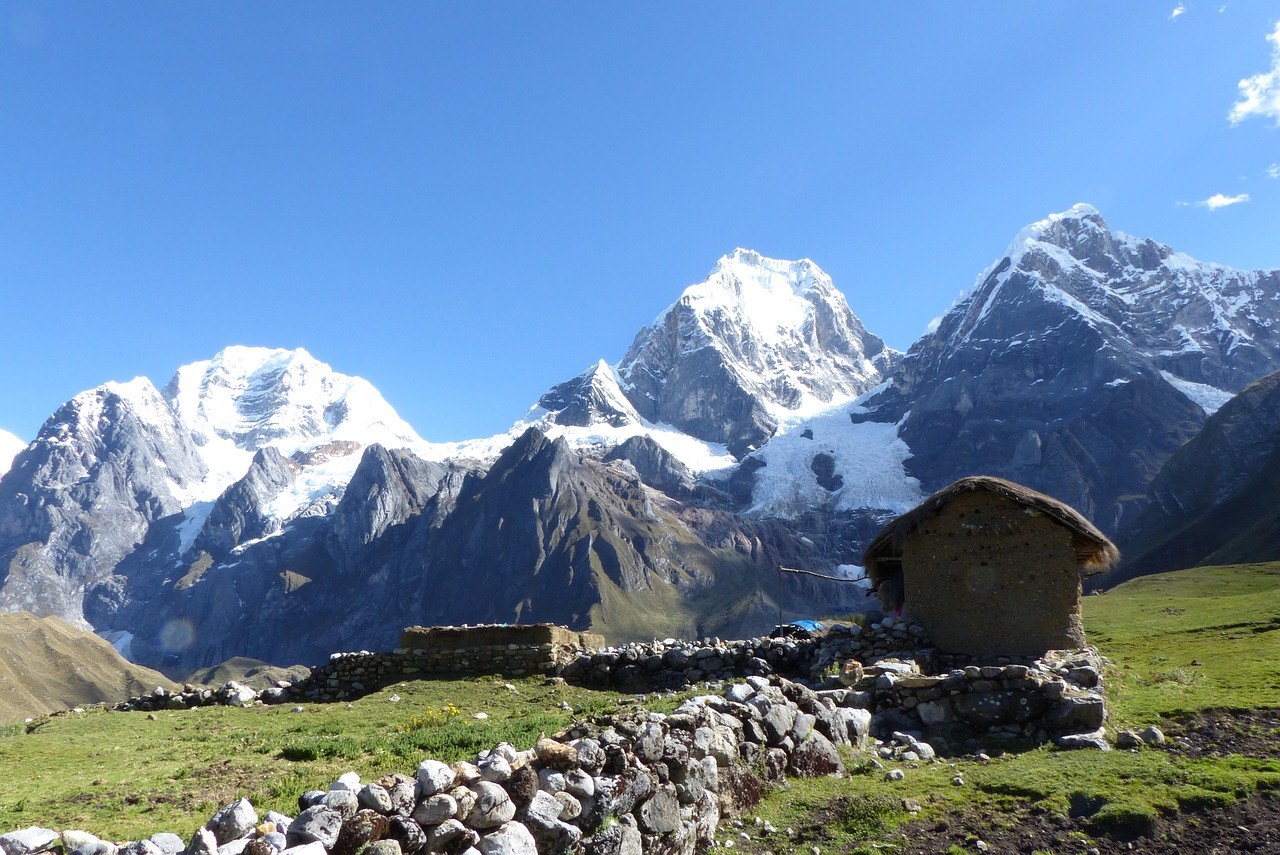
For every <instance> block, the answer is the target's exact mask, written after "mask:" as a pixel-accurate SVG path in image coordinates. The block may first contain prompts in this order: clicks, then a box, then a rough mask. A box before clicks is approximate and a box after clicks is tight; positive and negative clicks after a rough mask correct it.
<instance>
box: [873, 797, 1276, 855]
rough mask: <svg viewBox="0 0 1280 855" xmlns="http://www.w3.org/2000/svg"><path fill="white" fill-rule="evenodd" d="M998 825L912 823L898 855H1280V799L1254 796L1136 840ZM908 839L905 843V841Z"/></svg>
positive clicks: (1014, 822)
mask: <svg viewBox="0 0 1280 855" xmlns="http://www.w3.org/2000/svg"><path fill="white" fill-rule="evenodd" d="M1001 820H1002V821H1001V823H1000V825H999V826H998V827H997V826H995V825H993V824H992V822H991V818H990V817H983V816H961V817H954V818H951V819H949V820H947V821H945V822H937V823H934V822H929V823H909V824H908V825H906V826H904V827H903V828H901V829H900V830H899V831H900V834H899V835H898V836H897V840H896V841H891V842H896V843H897V844H898V848H897V849H896V850H894V851H896V852H899V853H928V855H932V854H933V853H938V852H947V851H949V850H950V849H951V847H952V846H955V847H958V848H959V849H962V850H964V851H966V852H979V851H983V850H982V849H981V847H979V845H978V841H982V843H984V844H986V850H985V851H987V852H990V853H1019V855H1032V853H1044V852H1053V853H1082V855H1083V853H1090V852H1096V853H1099V855H1111V853H1119V852H1126V853H1127V852H1145V853H1155V855H1174V853H1183V855H1188V853H1195V855H1228V853H1236V852H1251V853H1280V801H1277V800H1276V799H1274V798H1268V797H1259V796H1255V797H1253V798H1251V799H1249V800H1248V801H1243V802H1237V803H1235V804H1233V805H1230V806H1228V807H1225V808H1220V809H1218V810H1214V811H1208V812H1204V813H1179V814H1176V815H1174V816H1172V817H1169V818H1167V819H1160V820H1157V822H1156V827H1155V830H1154V833H1152V834H1150V835H1147V836H1137V837H1134V838H1133V839H1118V838H1115V837H1093V836H1091V835H1089V834H1088V833H1087V832H1085V830H1084V821H1082V820H1072V819H1064V818H1061V817H1051V816H1048V815H1045V814H1039V815H1037V814H1036V813H1035V811H1034V809H1033V810H1032V811H1031V812H1029V813H1027V814H1025V815H1022V816H1009V815H1005V816H1002V817H1001ZM904 838H905V839H904Z"/></svg>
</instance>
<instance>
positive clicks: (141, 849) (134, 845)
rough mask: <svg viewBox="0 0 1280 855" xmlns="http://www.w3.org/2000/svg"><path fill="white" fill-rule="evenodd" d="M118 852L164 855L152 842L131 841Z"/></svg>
mask: <svg viewBox="0 0 1280 855" xmlns="http://www.w3.org/2000/svg"><path fill="white" fill-rule="evenodd" d="M237 842H238V841H237ZM228 845H230V844H228ZM117 851H118V852H119V853H120V855H162V853H161V851H160V847H159V846H157V845H155V844H154V843H152V842H151V841H150V840H130V841H129V842H128V843H124V844H121V846H120V848H119V849H118V850H117ZM218 851H219V852H221V851H222V847H219V848H218Z"/></svg>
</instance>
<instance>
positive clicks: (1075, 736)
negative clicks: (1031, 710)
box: [1054, 729, 1111, 751]
mask: <svg viewBox="0 0 1280 855" xmlns="http://www.w3.org/2000/svg"><path fill="white" fill-rule="evenodd" d="M1054 744H1055V745H1057V746H1058V747H1059V748H1066V749H1081V748H1092V749H1096V750H1098V751H1110V750H1111V746H1110V745H1109V744H1108V743H1107V736H1106V732H1105V731H1104V730H1101V729H1099V730H1095V731H1092V732H1090V733H1069V734H1066V735H1065V736H1059V737H1058V738H1057V739H1055V740H1054Z"/></svg>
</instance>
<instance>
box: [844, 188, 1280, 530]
mask: <svg viewBox="0 0 1280 855" xmlns="http://www.w3.org/2000/svg"><path fill="white" fill-rule="evenodd" d="M1277 324H1280V272H1277V271H1254V272H1241V271H1236V270H1232V269H1230V268H1226V267H1222V266H1220V265H1213V264H1203V263H1200V262H1197V261H1195V260H1193V259H1191V258H1189V257H1187V256H1185V255H1182V254H1180V253H1176V252H1174V251H1173V250H1171V249H1170V248H1168V247H1165V246H1161V245H1159V244H1156V243H1154V242H1153V241H1150V240H1140V239H1137V238H1132V237H1129V236H1128V235H1124V234H1122V233H1120V232H1112V231H1110V230H1109V229H1108V228H1107V226H1106V223H1105V222H1104V221H1103V220H1102V217H1101V216H1100V215H1099V214H1098V212H1097V211H1096V210H1094V209H1093V208H1091V207H1089V206H1087V205H1077V206H1075V207H1074V208H1072V209H1071V210H1069V211H1067V212H1065V213H1063V214H1058V215H1054V216H1051V217H1049V218H1047V219H1045V220H1042V221H1040V222H1038V223H1035V224H1033V225H1032V226H1030V227H1028V228H1027V229H1025V230H1024V231H1023V232H1022V233H1020V234H1019V235H1018V237H1017V238H1016V239H1015V240H1014V241H1013V243H1012V244H1011V245H1010V247H1009V249H1008V251H1007V252H1006V254H1005V255H1004V257H1003V258H1002V259H1000V261H998V262H997V263H996V264H995V265H993V266H992V268H991V269H990V270H988V271H987V272H986V273H985V274H984V275H983V276H982V277H980V279H979V281H978V284H977V287H976V288H975V289H974V291H973V292H972V293H971V294H969V295H967V296H966V297H964V298H963V299H961V300H960V301H959V302H957V303H956V305H955V306H953V307H952V308H951V310H950V311H948V312H947V313H946V315H944V316H943V317H942V319H941V320H940V322H939V323H938V326H937V328H936V329H935V330H934V331H933V332H931V333H929V334H927V335H926V336H924V337H923V338H921V339H920V341H918V342H917V343H916V344H915V345H913V346H912V348H911V350H910V351H909V352H908V354H907V355H906V356H905V357H904V358H903V360H902V361H901V363H900V365H899V366H898V368H897V370H896V371H895V372H894V374H893V377H892V381H891V383H890V384H889V386H888V387H886V389H884V390H883V391H881V392H879V393H878V394H876V395H873V396H869V398H868V399H867V400H866V401H864V402H863V404H864V406H865V409H866V410H867V412H866V413H865V414H858V415H855V419H856V420H859V421H879V422H884V421H889V422H894V423H898V422H901V424H900V428H899V433H900V436H901V438H902V439H903V440H904V441H905V442H906V443H907V444H908V445H909V446H910V449H911V454H912V456H911V458H910V459H909V461H908V464H907V468H908V471H909V472H910V474H912V475H914V476H916V477H917V478H919V480H920V481H921V483H922V484H924V485H925V487H926V488H927V489H936V488H937V487H940V486H942V485H944V484H946V483H949V482H950V481H952V480H954V479H955V478H957V477H961V476H963V475H968V474H974V473H983V474H992V475H1000V476H1003V477H1007V478H1011V479H1013V480H1016V481H1019V482H1022V483H1025V484H1028V485H1029V486H1032V487H1034V488H1036V489H1038V490H1041V491H1044V492H1047V493H1049V494H1051V495H1054V496H1056V497H1058V498H1060V499H1062V500H1064V501H1066V502H1068V503H1069V504H1071V505H1073V506H1074V507H1076V508H1078V509H1079V510H1081V511H1082V512H1083V513H1085V514H1086V515H1087V516H1089V517H1090V518H1091V519H1093V520H1094V521H1095V522H1096V523H1097V524H1098V525H1100V526H1101V527H1102V528H1103V529H1104V530H1106V531H1110V532H1114V531H1116V530H1117V529H1118V528H1119V527H1120V526H1121V525H1122V524H1123V523H1124V521H1125V520H1126V519H1127V518H1129V517H1130V516H1131V515H1132V513H1133V512H1134V510H1135V509H1136V507H1137V506H1138V505H1139V504H1140V503H1141V497H1143V496H1144V495H1145V493H1146V487H1147V485H1148V484H1149V483H1150V481H1151V479H1152V478H1153V477H1154V476H1155V473H1156V471H1157V470H1158V469H1159V467H1160V466H1161V465H1162V464H1163V463H1164V461H1165V460H1167V459H1168V457H1169V456H1170V455H1171V454H1172V453H1173V452H1174V451H1176V450H1177V449H1178V448H1179V447H1180V446H1181V445H1182V444H1183V443H1184V442H1186V441H1187V440H1188V439H1190V438H1191V437H1192V436H1193V435H1194V434H1195V433H1196V431H1197V430H1198V429H1199V428H1200V426H1201V425H1202V424H1203V422H1204V419H1205V417H1206V415H1207V413H1208V412H1211V411H1212V410H1213V409H1214V408H1216V406H1218V405H1220V404H1221V403H1222V401H1224V400H1226V399H1227V398H1228V397H1230V395H1231V394H1233V393H1234V392H1235V391H1238V390H1239V389H1241V388H1243V386H1244V385H1245V384H1247V383H1248V382H1250V381H1252V380H1254V379H1256V378H1257V377H1258V376H1260V375H1262V374H1264V373H1266V372H1267V371H1270V370H1274V369H1275V368H1277V367H1280V338H1278V337H1277V336H1276V335H1275V334H1274V333H1273V332H1272V330H1273V329H1275V328H1276V325H1277Z"/></svg>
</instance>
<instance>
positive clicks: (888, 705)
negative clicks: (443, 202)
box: [118, 618, 1106, 750]
mask: <svg viewBox="0 0 1280 855" xmlns="http://www.w3.org/2000/svg"><path fill="white" fill-rule="evenodd" d="M598 640H599V636H594V637H592V636H588V635H586V634H582V633H574V632H571V631H569V630H565V629H562V628H560V627H550V626H546V625H541V626H531V627H468V628H455V627H443V628H441V627H437V628H433V629H430V630H427V629H422V628H418V627H415V628H412V629H409V630H406V631H405V635H404V637H403V638H402V645H407V644H413V645H417V646H413V647H410V646H402V647H400V648H399V649H397V650H395V651H392V652H390V653H369V652H367V651H361V652H359V653H338V654H334V655H333V657H331V659H330V661H329V662H328V663H327V664H326V665H325V666H323V667H321V668H318V669H316V670H315V671H313V672H312V673H311V675H310V676H309V677H307V678H306V679H305V680H301V681H299V682H297V683H293V684H289V683H287V682H282V683H278V684H276V686H274V687H272V688H269V689H266V690H265V691H263V692H261V693H256V692H254V691H253V690H252V689H249V688H247V687H243V686H239V685H238V684H235V683H231V684H228V685H227V686H224V687H222V688H221V689H219V690H216V691H214V690H210V689H197V688H195V687H191V686H187V687H184V689H183V691H181V692H172V693H171V692H166V691H164V690H162V689H157V690H156V691H155V692H153V693H152V694H151V695H147V696H143V697H141V698H134V699H132V700H130V701H128V702H126V703H124V704H121V705H119V706H118V708H119V709H143V710H156V709H182V708H186V707H191V706H200V705H207V704H213V703H233V704H235V703H250V702H253V701H254V700H261V701H262V702H263V703H283V702H301V701H334V700H347V699H350V698H356V697H360V696H361V695H364V694H367V693H369V692H371V691H374V690H375V689H378V688H381V687H383V686H386V685H389V684H391V683H394V682H398V681H400V680H403V679H405V678H406V677H412V676H414V675H417V674H428V673H441V672H446V673H489V674H495V673H496V674H507V675H513V676H514V675H521V674H529V673H543V674H547V675H558V676H562V677H563V678H564V679H566V680H569V681H572V682H580V683H584V684H587V685H591V686H597V687H613V688H618V689H622V690H634V691H646V690H649V689H652V688H681V687H685V686H690V685H696V684H698V683H703V682H710V683H712V684H715V683H720V682H725V681H730V680H735V679H741V678H744V677H768V676H771V675H781V676H785V677H788V678H792V679H799V680H803V681H805V682H808V683H810V684H812V685H817V686H826V687H827V688H834V687H836V686H840V685H842V684H841V682H840V681H839V679H838V677H837V675H838V674H839V672H840V670H841V666H842V665H843V663H845V662H846V661H847V660H849V659H854V660H857V661H858V662H860V663H866V664H865V667H864V669H863V672H862V677H861V681H858V680H854V679H849V678H848V677H847V676H846V678H845V682H846V683H847V684H848V687H847V689H846V690H847V691H848V692H849V694H848V698H850V700H849V701H848V702H847V704H845V705H847V706H855V707H859V708H863V709H867V710H870V711H871V712H872V713H873V714H874V717H875V730H876V733H877V735H880V736H888V735H889V734H892V733H894V732H901V731H912V732H921V733H928V734H929V735H930V736H931V737H932V738H937V739H938V740H939V741H940V743H941V744H942V745H943V746H944V747H945V748H948V749H954V750H959V749H960V747H961V746H962V745H966V744H973V743H974V742H975V741H977V740H979V739H991V738H994V739H1009V740H1012V739H1029V740H1033V741H1037V742H1044V741H1046V740H1049V739H1055V740H1057V741H1058V742H1059V744H1061V745H1064V746H1072V747H1076V746H1080V745H1087V746H1096V747H1102V746H1103V745H1104V744H1105V743H1104V742H1103V740H1102V738H1101V734H1100V730H1101V728H1102V725H1103V721H1104V720H1105V718H1106V706H1105V698H1104V695H1103V692H1102V689H1101V685H1100V684H1101V674H1102V661H1101V659H1100V658H1099V657H1098V655H1097V652H1096V651H1093V650H1092V649H1085V650H1083V651H1075V652H1072V651H1053V652H1050V653H1048V654H1046V655H1045V656H1043V657H1038V658H1030V657H1026V658H1018V657H1000V658H998V659H996V660H994V661H991V660H983V661H973V660H969V659H965V658H964V657H957V656H942V655H939V654H936V653H935V652H934V651H933V650H932V649H930V648H929V640H928V638H926V637H925V634H924V632H923V630H922V629H921V628H920V627H919V626H917V625H914V624H910V623H907V622H904V621H902V620H898V619H893V618H886V619H885V620H883V621H879V622H877V623H874V624H872V625H871V626H868V627H866V628H862V627H858V626H849V625H836V626H834V627H832V628H831V629H830V630H829V631H828V632H827V633H826V634H825V635H823V636H821V637H816V638H814V637H806V638H797V637H782V638H754V639H746V640H741V641H721V640H719V639H709V640H703V641H678V640H676V639H665V640H662V641H658V640H654V641H652V642H636V643H632V644H625V645H621V646H617V647H603V646H601V647H596V648H586V649H584V646H583V645H584V644H585V643H591V642H597V641H598ZM842 703H845V702H843V701H842ZM1064 737H1070V738H1065V739H1064Z"/></svg>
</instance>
